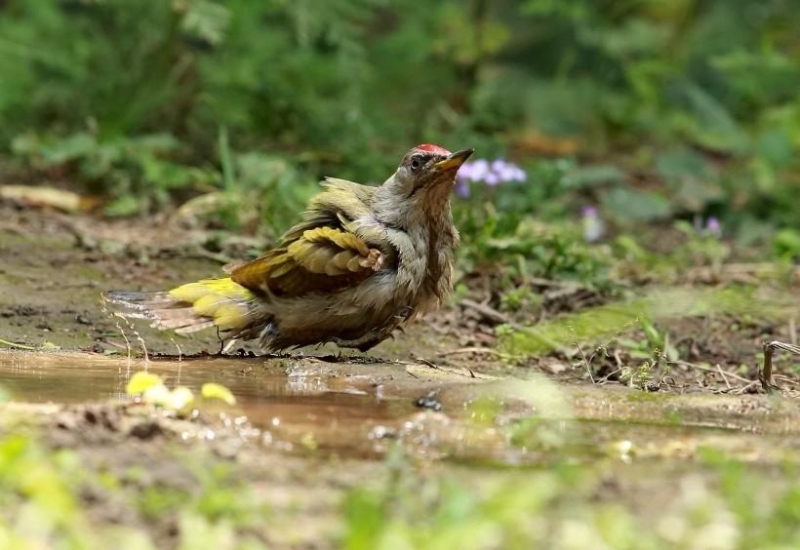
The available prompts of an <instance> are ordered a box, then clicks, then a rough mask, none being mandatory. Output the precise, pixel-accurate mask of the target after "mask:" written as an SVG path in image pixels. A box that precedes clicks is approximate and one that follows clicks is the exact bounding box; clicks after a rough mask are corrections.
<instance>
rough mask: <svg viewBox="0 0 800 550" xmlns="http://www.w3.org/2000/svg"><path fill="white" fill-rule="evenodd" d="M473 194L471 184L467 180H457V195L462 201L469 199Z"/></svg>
mask: <svg viewBox="0 0 800 550" xmlns="http://www.w3.org/2000/svg"><path fill="white" fill-rule="evenodd" d="M471 194H472V193H471V192H470V189H469V182H468V181H467V180H466V179H462V178H457V179H456V195H458V196H459V197H461V198H462V199H468V198H469V196H470V195H471Z"/></svg>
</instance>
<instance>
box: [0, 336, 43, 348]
mask: <svg viewBox="0 0 800 550" xmlns="http://www.w3.org/2000/svg"><path fill="white" fill-rule="evenodd" d="M0 346H8V347H10V348H17V349H24V350H28V351H35V350H36V348H35V347H34V346H26V345H25V344H17V343H16V342H9V341H8V340H3V339H2V338H0Z"/></svg>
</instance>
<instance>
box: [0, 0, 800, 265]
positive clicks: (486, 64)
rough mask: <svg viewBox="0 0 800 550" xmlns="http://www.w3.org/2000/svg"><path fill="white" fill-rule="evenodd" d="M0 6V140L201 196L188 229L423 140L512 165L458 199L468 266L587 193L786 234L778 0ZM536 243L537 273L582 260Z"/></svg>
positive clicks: (32, 164) (250, 220)
mask: <svg viewBox="0 0 800 550" xmlns="http://www.w3.org/2000/svg"><path fill="white" fill-rule="evenodd" d="M0 14H2V16H3V17H0V37H2V38H0V74H3V76H4V78H3V79H2V81H0V120H2V121H3V124H2V125H0V151H2V152H5V153H6V154H12V155H14V156H15V157H16V158H17V160H18V162H19V164H21V165H22V166H25V167H28V168H33V169H34V170H36V171H38V172H39V173H42V174H45V175H48V176H51V177H52V176H54V175H55V176H59V175H66V176H67V177H69V178H70V179H77V180H81V181H82V182H83V183H84V184H85V185H86V186H87V187H88V189H89V190H91V191H92V192H95V193H98V194H101V195H103V196H106V197H109V198H110V199H111V202H110V203H109V204H108V205H107V208H106V211H107V213H109V214H115V215H126V214H131V213H136V212H151V211H153V210H156V209H161V208H163V207H165V206H166V205H167V204H168V203H170V202H171V201H178V202H181V203H182V202H184V201H186V200H187V199H189V198H193V197H197V196H201V195H209V196H208V197H206V198H205V199H204V200H205V202H202V201H201V203H199V204H200V205H202V206H203V208H202V209H201V210H202V215H201V216H199V219H200V220H201V221H202V222H203V223H207V224H210V225H212V226H221V227H227V228H235V229H239V230H241V229H249V228H251V227H253V226H256V225H258V224H259V223H260V222H261V221H262V220H264V219H267V220H268V221H269V224H268V226H269V227H268V229H269V233H270V235H274V233H276V232H278V231H279V230H280V229H284V228H285V227H286V225H287V223H288V221H287V218H288V215H287V213H288V214H291V213H293V212H295V211H296V210H297V209H299V208H300V206H301V205H302V203H303V201H304V200H305V199H306V198H307V197H308V195H309V194H310V193H312V192H313V191H314V189H315V188H314V183H315V182H316V181H317V180H318V179H319V178H320V177H321V176H323V175H337V176H340V177H345V178H350V179H355V180H358V181H364V182H373V183H377V182H380V181H382V180H383V179H384V178H385V177H386V176H387V175H388V174H389V173H390V171H391V169H392V168H393V166H394V165H395V163H396V161H397V159H398V158H399V157H400V155H401V154H402V153H403V152H404V151H405V150H406V149H407V148H408V147H410V146H411V145H413V144H414V143H418V142H421V141H433V142H441V143H443V144H444V145H446V146H448V147H451V148H455V147H460V146H462V145H463V146H470V145H471V146H474V147H476V149H477V150H478V152H479V155H480V156H483V157H485V158H493V157H495V156H498V155H504V154H505V155H508V156H510V157H511V158H513V159H514V160H515V161H516V162H518V163H519V164H521V165H523V166H524V167H525V168H526V170H527V172H528V180H527V181H526V182H521V183H520V182H516V183H514V184H508V185H504V186H500V187H501V188H498V189H492V190H487V192H486V193H477V194H476V196H475V197H474V198H472V199H470V200H468V201H464V202H463V203H462V204H461V205H460V210H461V211H462V212H461V213H460V217H459V221H460V223H461V227H462V229H463V233H464V236H465V241H467V242H470V241H471V242H472V243H473V244H474V245H475V247H474V248H473V250H475V249H477V250H479V252H478V253H476V256H475V258H474V259H475V260H484V259H490V258H491V257H492V255H493V254H494V252H491V251H490V250H489V249H490V248H492V246H494V245H491V244H489V243H488V241H490V240H494V241H499V240H503V239H507V238H512V239H513V238H519V236H518V226H519V225H520V223H523V222H524V223H525V224H526V226H527V227H528V228H529V227H530V221H529V220H530V218H531V217H534V216H535V217H536V218H537V219H538V220H541V221H546V222H550V221H552V220H554V219H563V218H564V217H566V216H571V215H573V214H574V212H575V211H576V210H577V209H578V208H579V207H580V206H581V205H582V204H585V203H589V204H597V205H601V207H602V215H603V216H605V217H607V218H608V219H609V221H611V222H613V223H614V224H616V225H618V226H619V227H621V228H622V229H623V230H626V231H628V230H635V228H636V227H638V226H641V225H642V224H651V223H660V222H663V221H669V220H674V219H689V218H692V217H694V216H700V217H708V216H709V215H712V214H713V215H715V216H717V217H719V218H720V219H721V220H722V221H723V222H724V224H725V227H726V230H727V234H728V235H730V236H737V237H740V238H741V239H742V242H747V243H751V244H752V243H757V242H760V243H765V242H769V239H770V233H771V232H773V231H774V229H775V228H776V227H781V228H791V229H794V230H800V206H799V205H798V201H797V200H796V196H797V191H798V188H800V179H798V174H799V173H800V160H799V159H800V155H798V151H799V150H800V99H798V95H797V93H796V90H797V89H798V86H800V58H798V56H797V54H796V44H795V41H794V36H795V32H794V31H795V29H797V28H798V26H800V11H798V10H796V9H792V6H791V3H790V2H788V1H787V0H782V1H776V2H770V3H767V4H764V3H763V2H755V1H754V0H710V1H700V0H685V1H682V2H677V3H672V4H668V3H664V2H660V1H656V0H645V1H637V2H633V1H625V2H621V3H620V2H616V3H615V2H596V1H594V0H570V1H568V2H554V1H552V0H525V1H524V2H511V1H510V0H503V1H501V2H491V3H490V2H487V1H485V0H469V1H457V0H446V1H443V2H437V3H433V4H430V3H428V4H424V3H422V4H421V3H419V2H414V1H411V0H401V1H399V2H393V3H387V2H385V1H383V0H357V1H351V0H332V1H329V2H324V3H319V2H310V1H298V2H284V1H282V0H267V1H264V2H249V1H245V0H232V1H229V2H221V1H219V0H187V1H184V2H159V1H156V0H149V1H146V2H145V3H144V4H143V3H142V2H139V1H134V0H119V1H115V2H92V1H89V0H68V1H60V0H41V1H38V2H25V1H22V0H11V1H10V2H6V3H4V4H3V6H2V7H0ZM548 155H550V156H552V157H554V158H543V157H547V156H548ZM503 187H506V188H507V189H505V188H503ZM217 193H218V194H217ZM486 201H490V202H491V203H492V204H493V208H494V211H493V212H488V213H487V212H486V210H485V208H484V204H485V202H486ZM197 205H198V203H195V206H197ZM242 205H244V206H245V208H238V207H241V206H242ZM486 224H489V225H491V226H492V227H490V228H488V229H487V228H485V227H484V225H486ZM279 228H280V229H279ZM522 231H525V230H522ZM784 241H786V239H785V235H784V237H781V238H780V239H778V243H777V244H776V248H778V250H779V251H782V250H784V249H785V248H786V247H785V246H784V244H781V243H783V242H784ZM476 243H477V244H476ZM559 244H560V243H559V241H558V239H556V241H555V242H549V241H548V243H547V246H550V245H553V246H556V247H558V246H559ZM497 251H499V249H497ZM535 254H536V253H534V255H535ZM565 254H566V255H567V256H569V255H571V254H572V252H568V253H566V252H564V251H563V250H562V251H559V252H557V254H556V255H557V256H558V257H559V258H560V257H563V256H564V255H565ZM579 255H580V254H579ZM550 260H551V259H548V258H537V259H534V260H533V261H534V262H538V263H540V264H543V265H544V267H543V268H541V269H540V268H539V267H535V268H534V271H536V272H539V271H545V272H547V271H548V270H549V273H548V275H549V276H555V277H560V276H568V277H573V276H574V277H576V278H579V279H584V278H586V277H591V276H593V275H591V274H590V273H585V272H584V273H574V271H575V266H574V265H571V262H572V261H571V260H570V261H568V262H566V265H556V264H557V263H558V262H556V264H553V265H551V266H550V267H548V266H547V264H548V262H550ZM583 261H585V260H584V259H579V260H578V262H579V263H580V262H583ZM586 261H588V262H589V263H590V264H591V263H592V261H593V260H586ZM572 263H574V262H572ZM593 269H594V268H590V269H589V271H590V272H591V271H592V270H593Z"/></svg>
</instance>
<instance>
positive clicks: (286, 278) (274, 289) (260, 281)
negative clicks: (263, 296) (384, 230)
mask: <svg viewBox="0 0 800 550" xmlns="http://www.w3.org/2000/svg"><path fill="white" fill-rule="evenodd" d="M382 265H383V255H382V254H381V252H380V250H378V249H376V248H370V247H369V246H367V244H366V243H365V242H364V241H363V240H361V239H360V238H359V237H358V236H356V235H354V234H353V233H348V232H346V231H343V230H341V229H334V228H332V227H317V228H315V229H307V230H306V231H304V232H303V234H302V235H301V236H300V237H299V238H297V239H296V240H294V241H292V242H291V243H290V244H289V245H288V246H285V247H281V248H277V249H275V250H272V251H270V252H268V253H267V254H265V255H264V256H262V257H261V258H258V259H256V260H253V261H252V262H249V263H246V264H244V265H243V266H241V267H238V268H236V269H234V270H233V272H232V273H231V278H232V279H233V281H234V282H236V283H238V284H240V285H242V286H243V287H245V288H247V289H250V290H253V291H261V292H268V293H271V294H274V295H276V296H300V295H303V294H307V293H309V292H333V291H336V290H341V289H343V288H347V287H350V286H353V285H356V284H358V283H360V282H361V281H363V280H364V279H366V278H367V277H369V276H370V275H372V274H373V273H375V272H376V271H378V270H379V269H380V268H381V267H382Z"/></svg>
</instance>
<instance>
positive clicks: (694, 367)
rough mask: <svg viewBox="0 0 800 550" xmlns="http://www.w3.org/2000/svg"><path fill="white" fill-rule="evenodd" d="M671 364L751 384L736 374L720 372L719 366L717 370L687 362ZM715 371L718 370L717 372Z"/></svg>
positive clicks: (748, 380)
mask: <svg viewBox="0 0 800 550" xmlns="http://www.w3.org/2000/svg"><path fill="white" fill-rule="evenodd" d="M671 363H672V364H675V365H679V366H682V367H689V368H690V369H697V370H702V371H705V372H724V373H725V375H726V376H730V377H731V378H734V379H736V380H739V381H740V382H747V383H748V384H750V383H751V382H753V381H752V380H750V379H749V378H745V377H744V376H739V375H738V374H736V373H734V372H731V371H727V370H726V371H724V370H722V368H721V367H720V366H719V365H717V368H712V367H704V366H703V365H695V364H694V363H689V362H688V361H671ZM717 369H719V370H717Z"/></svg>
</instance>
